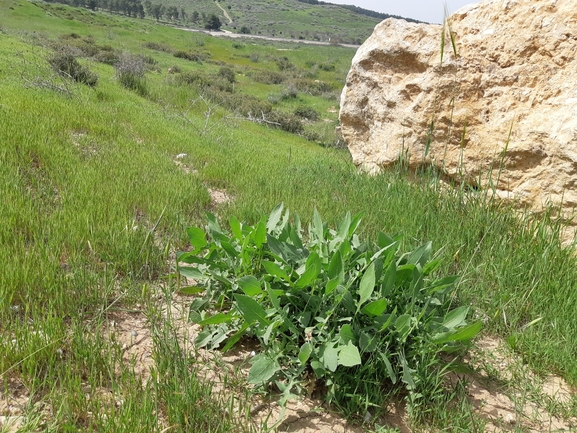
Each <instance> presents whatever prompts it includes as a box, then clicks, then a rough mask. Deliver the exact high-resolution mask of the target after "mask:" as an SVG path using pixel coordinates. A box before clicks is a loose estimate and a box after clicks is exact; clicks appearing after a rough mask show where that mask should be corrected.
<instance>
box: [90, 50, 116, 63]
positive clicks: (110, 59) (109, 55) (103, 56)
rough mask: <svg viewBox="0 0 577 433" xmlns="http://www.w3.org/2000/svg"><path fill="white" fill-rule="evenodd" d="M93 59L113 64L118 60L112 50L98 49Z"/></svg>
mask: <svg viewBox="0 0 577 433" xmlns="http://www.w3.org/2000/svg"><path fill="white" fill-rule="evenodd" d="M94 60H96V61H97V62H100V63H105V64H107V65H111V66H114V65H115V64H116V63H117V62H118V54H117V53H115V52H114V51H99V52H98V54H96V56H94Z"/></svg>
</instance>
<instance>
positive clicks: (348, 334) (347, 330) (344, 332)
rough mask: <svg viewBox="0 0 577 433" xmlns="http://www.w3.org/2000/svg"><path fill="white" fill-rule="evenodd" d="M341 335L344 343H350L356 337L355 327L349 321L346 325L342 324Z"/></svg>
mask: <svg viewBox="0 0 577 433" xmlns="http://www.w3.org/2000/svg"><path fill="white" fill-rule="evenodd" d="M339 336H340V337H341V343H342V344H348V343H349V342H350V341H353V340H354V339H355V334H354V333H353V328H352V327H351V325H349V324H348V323H347V324H346V325H343V326H341V329H340V331H339Z"/></svg>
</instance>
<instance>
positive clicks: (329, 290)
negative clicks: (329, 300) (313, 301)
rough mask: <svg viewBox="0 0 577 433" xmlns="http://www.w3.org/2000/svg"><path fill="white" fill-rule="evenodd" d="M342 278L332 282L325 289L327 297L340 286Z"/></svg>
mask: <svg viewBox="0 0 577 433" xmlns="http://www.w3.org/2000/svg"><path fill="white" fill-rule="evenodd" d="M340 280H341V279H340V278H335V279H333V280H330V281H329V282H328V283H327V285H326V287H325V295H330V294H331V293H332V292H333V291H334V290H335V289H336V288H337V287H338V285H339V283H340Z"/></svg>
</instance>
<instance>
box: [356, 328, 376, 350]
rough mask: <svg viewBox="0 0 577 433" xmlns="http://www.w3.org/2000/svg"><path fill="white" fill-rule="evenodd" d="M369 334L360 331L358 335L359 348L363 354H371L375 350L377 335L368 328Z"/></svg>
mask: <svg viewBox="0 0 577 433" xmlns="http://www.w3.org/2000/svg"><path fill="white" fill-rule="evenodd" d="M369 331H370V332H371V333H370V334H369V333H368V332H366V331H365V330H362V331H361V332H360V334H359V347H360V348H361V350H362V351H363V353H364V352H373V351H374V350H375V349H376V348H377V342H378V340H377V334H376V333H375V330H374V329H371V328H369Z"/></svg>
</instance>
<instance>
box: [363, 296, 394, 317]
mask: <svg viewBox="0 0 577 433" xmlns="http://www.w3.org/2000/svg"><path fill="white" fill-rule="evenodd" d="M387 305H388V303H387V300H386V299H385V298H381V299H379V300H377V301H372V302H369V303H368V304H367V305H365V306H364V307H363V308H362V310H361V313H363V314H366V315H368V316H380V315H381V314H383V313H384V312H385V310H386V309H387Z"/></svg>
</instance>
